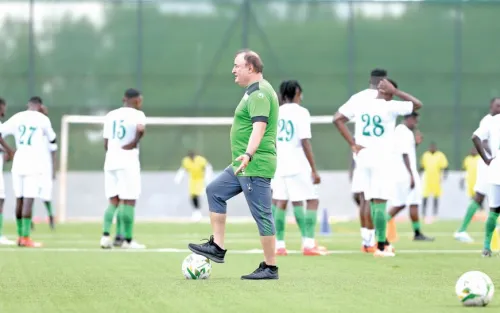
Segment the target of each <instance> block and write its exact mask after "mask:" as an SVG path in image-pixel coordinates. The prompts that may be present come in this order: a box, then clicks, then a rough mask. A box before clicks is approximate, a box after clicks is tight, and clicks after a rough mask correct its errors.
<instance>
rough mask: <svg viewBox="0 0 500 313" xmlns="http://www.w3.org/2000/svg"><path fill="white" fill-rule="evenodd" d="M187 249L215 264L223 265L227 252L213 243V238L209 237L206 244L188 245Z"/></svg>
mask: <svg viewBox="0 0 500 313" xmlns="http://www.w3.org/2000/svg"><path fill="white" fill-rule="evenodd" d="M188 248H189V250H191V251H193V252H194V253H196V254H199V255H203V256H204V257H206V258H209V259H210V260H212V261H214V262H215V263H224V256H225V255H226V251H227V250H224V249H222V248H221V247H219V246H218V245H217V244H216V243H215V242H214V236H210V239H209V240H208V241H207V242H205V243H202V244H201V245H197V244H194V243H190V244H189V245H188Z"/></svg>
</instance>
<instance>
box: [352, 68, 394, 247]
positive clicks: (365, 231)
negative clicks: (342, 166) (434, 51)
mask: <svg viewBox="0 0 500 313" xmlns="http://www.w3.org/2000/svg"><path fill="white" fill-rule="evenodd" d="M385 78H387V71H386V70H384V69H374V70H372V71H371V72H370V81H369V85H368V88H367V89H365V90H362V91H360V92H358V93H356V94H354V95H352V96H351V97H350V98H349V100H348V101H347V102H346V103H344V106H350V105H351V104H356V103H358V102H360V101H364V100H373V99H375V98H377V95H378V90H377V86H378V84H379V83H380V82H381V81H382V80H383V79H385ZM350 103H351V104H350ZM356 169H357V167H356V161H355V156H354V155H353V159H352V163H351V168H350V172H349V175H350V176H349V177H350V179H351V192H352V193H353V197H354V201H356V203H357V204H358V206H359V219H360V223H361V250H362V251H364V252H367V253H373V252H375V229H374V228H373V221H372V216H371V210H370V204H369V202H367V201H365V195H364V189H365V188H366V186H365V185H366V182H363V181H362V179H361V177H360V175H359V173H358V171H357V170H356Z"/></svg>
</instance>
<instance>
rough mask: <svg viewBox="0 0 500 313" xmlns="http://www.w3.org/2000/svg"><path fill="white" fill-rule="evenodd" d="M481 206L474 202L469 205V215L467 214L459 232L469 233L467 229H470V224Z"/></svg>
mask: <svg viewBox="0 0 500 313" xmlns="http://www.w3.org/2000/svg"><path fill="white" fill-rule="evenodd" d="M480 207H481V205H480V204H479V203H477V202H476V201H474V200H472V201H471V202H470V204H469V207H468V208H467V213H465V217H464V220H463V222H462V226H460V228H459V229H458V232H459V233H461V232H464V231H467V227H469V224H470V222H471V221H472V218H473V217H474V214H476V211H477V209H479V208H480Z"/></svg>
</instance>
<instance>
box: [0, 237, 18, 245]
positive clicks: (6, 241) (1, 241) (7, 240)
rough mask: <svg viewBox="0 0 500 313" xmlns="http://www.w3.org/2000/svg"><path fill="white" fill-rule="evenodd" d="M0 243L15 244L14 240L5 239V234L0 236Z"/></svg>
mask: <svg viewBox="0 0 500 313" xmlns="http://www.w3.org/2000/svg"><path fill="white" fill-rule="evenodd" d="M0 245H2V246H15V245H16V242H15V241H12V240H9V239H7V237H5V236H0Z"/></svg>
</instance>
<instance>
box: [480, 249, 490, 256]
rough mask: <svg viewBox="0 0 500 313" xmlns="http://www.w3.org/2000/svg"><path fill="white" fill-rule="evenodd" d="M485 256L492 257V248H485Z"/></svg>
mask: <svg viewBox="0 0 500 313" xmlns="http://www.w3.org/2000/svg"><path fill="white" fill-rule="evenodd" d="M482 255H483V257H491V255H492V254H491V250H490V249H484V250H483V253H482Z"/></svg>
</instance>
